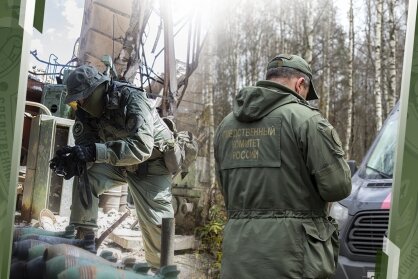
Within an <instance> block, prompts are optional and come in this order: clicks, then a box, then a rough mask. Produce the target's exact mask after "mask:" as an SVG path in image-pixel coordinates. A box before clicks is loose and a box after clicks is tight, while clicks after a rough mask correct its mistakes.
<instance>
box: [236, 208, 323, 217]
mask: <svg viewBox="0 0 418 279" xmlns="http://www.w3.org/2000/svg"><path fill="white" fill-rule="evenodd" d="M326 216H327V215H326V214H325V212H324V211H323V210H295V209H236V210H232V209H230V210H228V217H229V218H230V219H267V218H321V217H326Z"/></svg>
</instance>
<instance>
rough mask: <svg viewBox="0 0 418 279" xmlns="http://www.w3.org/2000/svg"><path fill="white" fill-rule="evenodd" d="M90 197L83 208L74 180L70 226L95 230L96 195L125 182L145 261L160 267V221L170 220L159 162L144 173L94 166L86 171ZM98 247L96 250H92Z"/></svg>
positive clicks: (167, 180) (166, 180)
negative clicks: (130, 196)
mask: <svg viewBox="0 0 418 279" xmlns="http://www.w3.org/2000/svg"><path fill="white" fill-rule="evenodd" d="M88 178H89V183H90V185H91V189H92V194H93V203H92V207H91V209H89V210H86V209H84V207H83V206H82V204H81V201H80V197H79V193H78V190H77V185H76V183H77V182H76V181H77V179H75V182H74V187H73V197H72V205H71V216H70V224H74V225H75V226H76V227H82V228H92V229H96V228H97V217H98V205H99V198H98V197H99V196H100V195H101V194H103V193H104V192H105V191H107V190H109V189H111V188H113V187H117V186H121V185H123V184H126V183H128V187H129V190H130V192H131V195H132V198H133V201H134V204H135V208H136V213H137V216H138V220H139V225H140V227H141V232H142V239H143V242H144V250H145V258H146V260H147V262H148V263H149V264H150V265H151V266H153V267H160V253H161V222H162V218H165V217H169V218H173V217H174V211H173V206H172V204H171V199H172V195H171V175H170V174H169V173H168V171H167V169H166V167H165V165H164V163H163V161H162V160H155V161H153V162H149V163H148V167H147V172H146V173H145V174H137V173H136V172H129V171H126V170H125V168H123V167H116V166H112V165H109V164H99V163H95V164H93V165H92V167H90V168H89V169H88ZM96 248H98V247H96Z"/></svg>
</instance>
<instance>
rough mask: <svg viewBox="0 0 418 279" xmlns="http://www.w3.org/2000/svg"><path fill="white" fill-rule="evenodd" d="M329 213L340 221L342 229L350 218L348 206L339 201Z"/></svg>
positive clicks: (339, 224) (339, 225)
mask: <svg viewBox="0 0 418 279" xmlns="http://www.w3.org/2000/svg"><path fill="white" fill-rule="evenodd" d="M329 215H330V216H331V217H332V218H334V219H335V220H336V221H337V223H338V228H339V229H341V228H342V226H343V225H344V223H345V221H347V218H348V208H347V207H345V206H343V205H341V204H340V203H338V202H334V203H333V204H332V206H331V210H330V211H329Z"/></svg>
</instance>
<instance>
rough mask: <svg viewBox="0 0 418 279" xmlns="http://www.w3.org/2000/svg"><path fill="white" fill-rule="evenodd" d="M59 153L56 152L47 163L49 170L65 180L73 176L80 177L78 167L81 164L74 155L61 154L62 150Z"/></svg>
mask: <svg viewBox="0 0 418 279" xmlns="http://www.w3.org/2000/svg"><path fill="white" fill-rule="evenodd" d="M60 151H61V152H60ZM60 151H59V150H57V152H56V153H55V157H54V158H52V159H51V161H49V168H50V169H51V170H53V171H54V172H55V173H56V174H57V175H58V176H63V177H64V179H66V180H68V179H71V178H72V177H73V176H75V175H80V174H81V168H80V166H81V163H83V162H82V161H80V160H78V158H77V157H76V155H75V154H72V153H62V151H63V150H60Z"/></svg>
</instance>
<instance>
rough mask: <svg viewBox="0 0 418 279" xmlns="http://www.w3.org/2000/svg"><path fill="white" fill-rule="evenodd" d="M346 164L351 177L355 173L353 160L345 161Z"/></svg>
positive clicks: (355, 165)
mask: <svg viewBox="0 0 418 279" xmlns="http://www.w3.org/2000/svg"><path fill="white" fill-rule="evenodd" d="M347 164H348V166H349V167H350V171H351V176H353V175H354V173H355V172H356V171H357V164H356V161H355V160H347Z"/></svg>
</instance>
